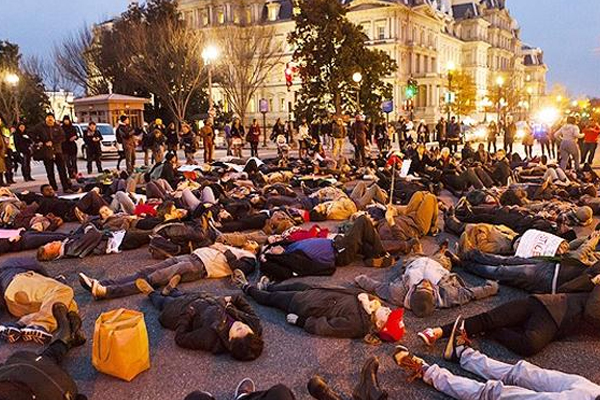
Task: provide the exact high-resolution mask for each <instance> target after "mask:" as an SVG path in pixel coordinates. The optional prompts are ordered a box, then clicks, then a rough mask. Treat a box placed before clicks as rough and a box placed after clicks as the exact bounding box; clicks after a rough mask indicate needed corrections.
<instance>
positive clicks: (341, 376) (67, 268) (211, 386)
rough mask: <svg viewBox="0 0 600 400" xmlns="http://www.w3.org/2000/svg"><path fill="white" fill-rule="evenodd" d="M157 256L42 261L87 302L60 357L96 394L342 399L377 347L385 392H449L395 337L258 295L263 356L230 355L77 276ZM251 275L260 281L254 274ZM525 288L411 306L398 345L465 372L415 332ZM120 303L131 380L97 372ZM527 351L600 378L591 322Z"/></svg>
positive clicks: (114, 273)
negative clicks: (307, 316) (305, 317)
mask: <svg viewBox="0 0 600 400" xmlns="http://www.w3.org/2000/svg"><path fill="white" fill-rule="evenodd" d="M271 151H272V150H271ZM217 155H218V156H219V155H221V154H219V153H218V154H217ZM112 162H114V161H112ZM108 165H110V164H107V166H108ZM81 166H83V164H81V165H80V167H81ZM35 176H36V178H39V179H38V181H37V182H34V183H35V185H36V186H37V185H38V184H40V183H41V182H42V181H41V178H42V176H43V168H42V171H41V172H40V171H39V168H38V169H37V170H36V172H35ZM29 186H31V185H29ZM21 187H22V185H21ZM442 199H443V200H444V201H445V202H447V203H450V202H452V201H453V199H452V198H451V197H450V196H449V195H448V194H447V193H445V192H444V194H443V196H442ZM440 223H441V222H440ZM596 223H597V221H596ZM320 224H321V225H322V226H328V227H330V228H333V227H334V226H335V225H336V224H335V223H332V222H325V223H320ZM594 225H595V224H594ZM74 228H75V225H74V224H67V225H66V226H63V227H62V228H61V230H63V231H69V230H70V229H74ZM587 233H589V231H587V230H583V231H582V232H581V234H587ZM444 238H448V239H450V241H451V243H452V245H454V243H455V242H456V238H454V237H451V236H448V235H446V234H445V233H442V234H440V235H439V236H438V237H436V238H432V237H427V238H425V239H424V241H423V243H424V248H425V252H426V253H428V254H429V253H432V252H433V251H434V250H435V249H436V246H437V243H438V242H440V241H442V240H443V239H444ZM13 256H31V257H33V256H35V251H30V252H26V253H20V254H18V255H4V256H2V257H0V261H3V260H5V259H7V258H8V257H13ZM155 262H156V260H153V259H152V258H151V257H150V254H149V253H148V250H147V249H146V248H143V249H139V250H135V251H128V252H125V253H121V254H114V255H104V256H93V257H88V258H85V259H81V260H80V259H74V260H73V259H67V260H61V261H56V262H51V263H47V264H46V266H47V268H48V270H49V272H50V273H51V274H52V275H58V274H62V275H64V276H65V277H66V278H67V280H68V282H69V284H71V285H72V287H74V289H75V298H76V301H77V303H78V304H79V307H80V309H81V315H82V318H83V321H84V324H83V329H84V331H85V333H86V335H87V337H88V342H87V343H86V345H84V346H82V347H80V348H77V349H74V350H72V351H71V352H70V353H69V356H68V358H67V360H66V362H65V364H64V365H65V367H66V369H67V370H68V371H69V372H70V373H71V374H72V376H73V377H74V378H75V380H76V381H77V384H78V386H79V389H80V391H81V392H83V393H84V394H86V395H87V396H88V397H89V399H90V400H108V399H115V400H120V399H136V400H137V399H140V400H142V399H148V400H159V399H165V400H166V399H169V400H170V399H183V398H184V397H185V395H186V394H188V393H189V392H191V391H193V390H207V391H209V392H211V393H212V394H213V395H214V396H215V397H216V398H217V399H219V400H220V399H232V398H233V392H234V390H235V387H236V385H237V383H238V382H239V381H240V380H241V379H243V378H244V377H250V378H252V379H253V380H254V381H255V382H256V384H257V386H258V388H259V389H266V388H268V387H270V386H272V385H275V384H278V383H283V384H285V385H287V386H288V387H290V388H291V389H292V390H293V391H294V393H295V394H296V396H297V398H298V399H309V398H310V396H309V395H308V392H307V390H306V383H307V382H308V380H309V379H310V377H311V376H312V375H313V374H320V375H321V376H323V377H324V378H325V379H326V380H327V381H329V382H330V383H331V384H332V385H333V387H334V388H335V389H336V390H337V391H338V392H340V393H344V394H345V396H344V398H346V399H349V398H351V393H352V389H353V387H354V386H355V384H356V383H357V382H358V379H359V371H360V368H361V366H362V364H363V362H364V361H365V360H366V359H367V358H368V357H369V356H371V355H376V356H378V357H379V359H380V361H381V368H380V371H379V382H380V384H381V386H382V387H383V388H385V389H386V390H387V391H388V393H389V398H390V399H394V400H400V399H443V398H446V397H445V396H443V395H441V394H439V393H437V392H436V391H435V390H433V389H432V388H430V387H428V386H427V385H426V384H424V383H422V382H414V383H408V382H407V381H406V379H405V375H404V374H403V372H402V371H401V370H400V369H399V368H398V367H397V366H396V365H395V364H394V363H393V360H392V359H391V357H390V355H391V353H392V352H393V350H394V346H393V345H392V344H382V345H380V346H370V345H367V344H365V343H363V342H362V341H360V340H347V339H333V338H323V337H317V336H311V335H309V334H307V333H305V332H304V331H303V330H302V329H300V328H297V327H293V326H290V325H288V324H287V323H286V321H285V315H284V313H282V312H279V311H277V310H274V309H270V308H266V307H263V306H259V305H257V304H256V303H254V302H252V304H253V305H254V306H255V308H256V309H257V311H258V313H259V315H260V317H261V319H262V321H263V329H264V339H265V350H264V353H263V354H262V356H261V357H260V358H259V359H258V360H256V361H254V362H238V361H234V360H233V359H232V358H231V357H229V356H228V355H220V356H214V355H211V354H208V353H204V352H200V351H190V350H184V349H181V348H178V347H177V346H176V345H175V343H174V340H173V337H174V334H173V332H171V331H167V330H165V329H162V328H161V327H160V325H159V323H158V320H157V318H158V312H157V311H155V310H154V309H153V308H152V306H151V305H150V302H149V301H148V300H147V299H146V298H144V296H143V295H138V296H131V297H126V298H123V299H115V300H107V301H93V300H92V298H91V296H90V295H89V294H88V293H87V292H86V291H84V290H83V289H82V288H81V287H80V286H79V284H78V282H77V276H76V275H77V273H78V272H80V271H85V272H86V273H87V274H88V275H90V276H92V277H95V278H116V277H121V276H123V275H127V274H131V273H134V272H135V271H137V270H138V269H140V268H141V267H143V266H147V265H151V264H153V263H155ZM458 272H459V274H460V275H462V276H463V277H464V278H465V280H467V281H468V282H469V283H473V284H481V283H482V280H480V279H479V278H476V277H474V276H472V275H469V274H467V273H464V272H462V271H458ZM361 273H366V274H370V275H372V276H375V277H384V276H385V275H386V274H387V273H388V271H382V270H374V269H370V268H365V267H362V266H360V265H359V264H355V265H352V266H349V267H344V268H339V269H338V270H337V271H336V273H335V274H334V275H333V276H332V277H310V278H303V279H300V280H301V281H304V282H308V283H314V284H327V285H330V284H339V285H344V286H348V285H350V284H351V282H352V280H353V278H354V277H355V276H357V275H359V274H361ZM251 278H252V279H253V280H256V277H251ZM181 288H182V289H183V290H206V291H209V292H211V293H215V294H219V295H231V294H235V293H236V292H237V290H236V289H235V288H234V287H233V286H232V285H231V284H230V282H229V281H228V279H221V280H205V281H201V282H194V283H189V284H183V285H181ZM524 296H526V294H525V293H524V292H522V291H519V290H516V289H511V288H507V287H504V286H503V287H501V290H500V293H499V295H498V296H495V297H492V298H489V299H485V300H482V301H477V302H472V303H470V304H468V305H465V306H463V307H461V308H460V309H452V310H441V311H440V310H438V311H436V312H435V314H434V315H433V316H431V317H429V318H425V319H418V318H415V317H414V316H413V315H412V314H411V313H410V312H407V314H406V316H405V323H406V327H407V333H406V335H405V337H404V339H403V340H402V344H404V345H406V346H408V347H409V348H410V349H412V350H414V351H415V352H416V353H417V354H418V355H421V356H423V357H424V358H425V360H426V361H428V362H430V363H440V364H441V365H443V366H445V367H448V368H449V369H450V370H451V371H453V372H456V373H459V374H461V375H463V376H468V377H472V375H470V374H468V373H466V372H464V371H461V369H460V368H459V367H458V366H457V365H455V364H450V363H446V362H444V361H442V359H441V352H442V350H443V347H442V344H440V345H437V346H436V347H435V348H426V347H424V346H423V345H422V344H421V342H420V341H419V340H418V338H417V335H416V334H417V332H418V331H420V330H422V329H424V328H426V327H430V326H436V325H440V324H445V323H449V322H452V321H453V320H454V319H455V318H456V316H458V315H459V314H462V315H463V316H465V317H466V316H471V315H474V314H476V313H479V312H483V311H485V310H488V309H490V308H492V307H494V306H497V305H500V304H502V303H504V302H506V301H508V300H511V299H516V298H522V297H524ZM120 307H126V308H130V309H133V310H140V311H142V312H144V314H145V321H146V325H147V329H148V334H149V340H150V354H151V368H150V370H148V371H146V372H144V373H142V374H141V375H139V376H138V377H137V378H136V379H135V380H133V381H132V382H130V383H126V382H123V381H120V380H118V379H116V378H112V377H110V376H106V375H103V374H101V373H99V372H97V371H96V370H95V369H94V368H93V366H92V364H91V349H92V343H91V338H92V335H93V330H94V322H95V320H96V319H97V318H98V316H99V315H100V313H102V312H105V311H108V310H112V309H116V308H120ZM12 319H13V318H12V317H10V316H8V315H7V314H6V313H4V314H3V315H2V321H7V320H12ZM474 346H475V347H476V348H478V349H481V350H482V351H483V352H484V353H486V354H488V355H490V356H492V357H495V358H498V359H500V360H503V361H506V362H511V363H514V362H516V361H518V360H519V358H518V357H517V356H516V355H514V354H512V353H510V352H509V351H507V350H506V349H504V348H503V347H501V346H499V345H497V344H495V343H494V342H492V341H487V340H481V339H476V340H475V341H474ZM24 349H27V350H33V351H37V350H39V347H38V346H34V345H26V344H22V343H21V344H16V345H8V344H6V343H3V344H2V345H0V360H4V359H6V357H7V356H8V355H9V354H11V353H12V352H13V351H16V350H24ZM528 360H529V361H530V362H532V363H535V364H537V365H539V366H542V367H545V368H554V369H558V370H561V371H564V372H568V373H574V374H580V375H582V376H584V377H586V378H588V379H590V380H592V381H594V382H596V383H599V384H600V369H598V368H597V366H598V365H600V345H599V342H598V339H597V338H596V337H594V336H593V332H588V331H586V332H583V333H581V334H578V335H576V336H572V337H569V338H567V339H564V340H561V341H558V342H555V343H552V344H551V345H550V346H548V347H547V348H546V349H545V350H544V351H542V352H541V353H540V354H539V355H537V356H535V357H532V358H530V359H528Z"/></svg>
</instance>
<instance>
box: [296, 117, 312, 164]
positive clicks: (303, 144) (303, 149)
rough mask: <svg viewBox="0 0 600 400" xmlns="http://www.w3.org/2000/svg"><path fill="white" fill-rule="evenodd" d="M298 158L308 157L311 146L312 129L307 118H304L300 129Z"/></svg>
mask: <svg viewBox="0 0 600 400" xmlns="http://www.w3.org/2000/svg"><path fill="white" fill-rule="evenodd" d="M298 135H299V136H300V137H299V138H298V157H300V158H302V157H303V156H304V155H308V146H309V144H310V139H311V137H310V127H309V126H308V122H307V121H306V118H304V117H303V118H302V122H301V123H300V126H299V127H298Z"/></svg>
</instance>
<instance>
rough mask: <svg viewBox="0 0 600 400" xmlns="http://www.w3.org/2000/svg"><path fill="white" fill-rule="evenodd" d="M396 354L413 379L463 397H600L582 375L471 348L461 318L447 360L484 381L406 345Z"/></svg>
mask: <svg viewBox="0 0 600 400" xmlns="http://www.w3.org/2000/svg"><path fill="white" fill-rule="evenodd" d="M393 357H394V360H395V361H396V363H397V364H398V365H399V366H400V367H402V368H403V369H404V370H405V371H406V372H407V373H408V374H409V382H410V381H413V380H415V379H422V380H423V382H425V383H427V384H428V385H431V386H433V387H434V388H435V389H437V390H438V391H440V392H442V393H444V394H446V395H448V396H450V397H452V398H454V399H459V400H484V399H505V398H515V399H582V400H596V399H597V398H599V397H600V386H598V385H596V384H595V383H592V382H590V381H589V380H587V379H585V378H583V377H581V376H578V375H572V374H566V373H563V372H560V371H555V370H549V369H543V368H540V367H538V366H535V365H533V364H530V363H528V362H527V361H525V360H521V361H519V362H517V363H516V364H514V365H510V364H506V363H504V362H501V361H498V360H494V359H492V358H490V357H488V356H486V355H484V354H481V353H480V352H479V351H477V350H474V349H473V348H471V347H470V341H469V339H468V337H467V331H466V330H465V329H464V327H463V325H462V324H461V321H460V320H457V323H456V324H455V325H454V327H453V329H452V332H451V335H450V339H449V342H448V345H447V346H446V349H445V350H444V359H446V360H448V361H453V362H456V363H459V364H460V366H461V368H462V369H464V370H465V371H468V372H470V373H472V374H474V375H476V376H478V377H481V378H482V379H483V381H484V382H480V381H478V380H475V379H471V378H465V377H462V376H458V375H455V374H453V373H452V372H450V371H448V370H447V369H445V368H442V367H440V366H439V365H437V364H429V363H427V362H426V361H425V360H423V359H421V358H419V357H417V356H415V355H413V354H412V353H411V352H410V351H409V350H408V349H407V348H406V347H404V346H397V347H396V351H395V352H394V356H393Z"/></svg>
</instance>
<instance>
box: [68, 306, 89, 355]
mask: <svg viewBox="0 0 600 400" xmlns="http://www.w3.org/2000/svg"><path fill="white" fill-rule="evenodd" d="M67 318H68V319H69V325H70V327H71V343H70V347H79V346H83V345H84V344H85V342H86V338H85V334H84V333H83V331H82V330H81V317H80V316H79V314H77V313H76V312H75V311H69V313H68V314H67Z"/></svg>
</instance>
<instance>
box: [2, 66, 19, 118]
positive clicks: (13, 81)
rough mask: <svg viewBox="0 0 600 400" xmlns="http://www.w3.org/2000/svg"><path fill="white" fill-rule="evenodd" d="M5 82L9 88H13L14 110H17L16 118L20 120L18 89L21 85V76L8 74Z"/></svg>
mask: <svg viewBox="0 0 600 400" xmlns="http://www.w3.org/2000/svg"><path fill="white" fill-rule="evenodd" d="M4 81H5V82H6V84H7V85H8V86H12V88H13V90H14V93H13V95H12V97H13V99H14V108H15V118H16V119H19V114H20V113H19V99H18V93H17V89H18V85H19V81H20V78H19V75H17V74H15V73H8V74H6V76H5V77H4Z"/></svg>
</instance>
